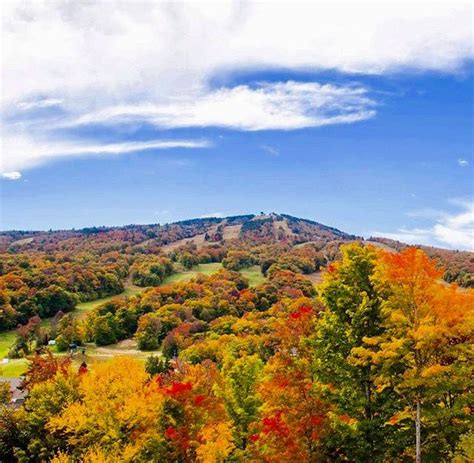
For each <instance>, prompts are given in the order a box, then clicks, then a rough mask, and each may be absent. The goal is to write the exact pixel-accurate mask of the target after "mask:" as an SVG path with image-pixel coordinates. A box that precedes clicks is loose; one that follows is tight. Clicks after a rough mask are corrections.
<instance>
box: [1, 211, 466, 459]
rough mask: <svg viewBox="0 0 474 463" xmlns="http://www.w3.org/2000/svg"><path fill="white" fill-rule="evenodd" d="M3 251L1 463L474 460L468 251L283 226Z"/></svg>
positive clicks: (274, 222) (165, 231) (72, 238)
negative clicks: (10, 373) (12, 376)
mask: <svg viewBox="0 0 474 463" xmlns="http://www.w3.org/2000/svg"><path fill="white" fill-rule="evenodd" d="M2 246H3V249H2V255H1V268H0V270H1V276H0V310H1V312H0V316H1V318H0V347H2V346H3V347H4V350H3V351H2V352H3V354H4V355H5V357H6V358H7V363H5V365H6V366H5V368H9V367H10V365H16V366H20V367H21V368H22V370H21V373H24V376H22V390H23V393H24V394H25V396H26V400H25V402H24V404H23V405H20V406H16V405H13V406H12V404H11V402H10V395H9V392H8V387H7V386H5V387H2V388H1V391H0V392H1V394H0V396H1V397H0V400H1V402H2V404H3V405H2V406H1V411H0V460H1V461H19V462H26V461H37V462H42V461H54V462H57V463H59V462H76V461H84V462H91V463H92V462H109V461H110V462H121V461H124V462H127V461H129V462H149V461H157V462H161V461H170V462H171V461H172V462H190V461H193V462H194V461H196V462H241V461H242V462H244V461H250V462H268V463H273V462H282V463H283V462H295V461H297V462H329V461H355V462H367V461H373V462H386V461H407V462H408V461H413V460H414V459H415V458H416V457H417V455H418V456H420V455H421V456H422V457H423V460H424V461H429V462H440V461H456V462H465V461H469V460H470V459H471V457H472V448H473V442H472V434H470V433H469V428H470V424H471V409H470V404H471V403H472V396H471V393H472V386H473V385H472V380H471V375H470V370H471V367H472V349H471V344H472V341H473V339H472V327H473V322H474V320H473V316H474V290H473V289H471V288H461V287H460V286H459V285H457V284H456V283H452V284H451V283H448V282H447V281H449V282H452V281H455V280H456V279H459V280H460V282H461V283H463V284H464V285H465V286H471V285H472V259H473V256H472V253H471V254H470V253H461V252H452V251H445V250H436V249H427V250H421V249H417V248H415V247H407V246H406V245H401V244H397V243H393V242H389V241H383V242H382V240H380V241H374V240H371V242H370V243H369V242H365V241H364V240H363V239H361V238H359V237H356V236H353V235H349V234H346V233H344V232H342V231H340V230H337V229H334V228H331V227H327V226H325V225H322V224H319V223H317V222H312V221H308V220H303V219H298V218H294V217H291V216H287V215H277V214H269V215H260V216H252V215H249V216H238V217H229V218H226V219H220V218H212V219H196V220H188V221H184V222H179V223H176V224H168V225H162V226H160V225H146V226H129V227H120V228H109V229H104V228H92V229H84V230H77V231H76V230H72V231H52V232H32V233H26V232H21V233H20V232H5V233H3V234H2ZM427 254H429V255H427ZM430 256H432V257H433V258H430ZM453 262H458V263H459V264H458V265H457V266H453ZM445 263H449V264H450V265H451V266H450V267H449V269H448V270H447V271H446V270H445V269H444V268H443V264H445ZM456 272H457V274H456ZM455 274H456V275H455ZM443 276H444V277H445V279H446V280H447V281H446V282H443V281H442V277H443ZM458 277H459V278H458ZM3 347H2V348H3ZM8 359H9V360H8ZM15 362H16V363H15ZM0 368H2V367H0Z"/></svg>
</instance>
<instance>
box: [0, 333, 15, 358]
mask: <svg viewBox="0 0 474 463" xmlns="http://www.w3.org/2000/svg"><path fill="white" fill-rule="evenodd" d="M15 338H16V332H15V331H7V332H5V333H0V358H3V357H5V356H6V355H7V354H8V351H9V350H10V347H11V345H12V344H13V342H14V341H15Z"/></svg>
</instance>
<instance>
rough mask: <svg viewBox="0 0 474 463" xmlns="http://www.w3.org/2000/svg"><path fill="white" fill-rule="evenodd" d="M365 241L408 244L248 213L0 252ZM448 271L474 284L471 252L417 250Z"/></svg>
mask: <svg viewBox="0 0 474 463" xmlns="http://www.w3.org/2000/svg"><path fill="white" fill-rule="evenodd" d="M355 240H357V241H364V242H367V243H370V244H372V245H374V246H377V247H380V248H383V249H385V250H391V251H399V250H401V249H403V248H405V247H407V246H408V245H407V244H405V243H400V242H397V241H393V240H389V239H383V238H370V239H369V240H364V238H362V237H359V236H356V235H353V234H349V233H346V232H344V231H341V230H338V229H337V228H334V227H330V226H328V225H324V224H322V223H319V222H315V221H313V220H308V219H303V218H298V217H293V216H291V215H288V214H277V213H270V214H263V213H261V214H259V215H254V214H248V215H238V216H231V217H225V218H219V217H208V218H196V219H189V220H183V221H180V222H175V223H169V224H163V225H160V224H150V225H127V226H122V227H89V228H83V229H80V230H75V229H72V230H56V231H47V232H45V231H6V232H1V233H0V252H2V253H9V254H18V253H29V252H46V253H55V252H66V253H70V254H72V255H74V254H77V253H80V252H84V251H93V252H95V253H98V254H104V253H107V252H117V251H118V252H123V253H145V254H160V253H161V254H163V253H164V254H169V253H171V252H173V251H175V250H177V249H180V248H183V247H188V248H190V249H195V250H197V251H202V250H203V249H210V248H214V249H215V248H217V247H223V248H229V247H239V246H240V247H242V246H244V247H248V246H257V245H262V244H274V245H280V246H284V247H285V246H286V247H292V246H302V245H304V244H305V243H312V244H313V245H314V246H316V247H317V249H318V250H319V251H322V252H324V254H325V257H326V260H327V261H330V260H333V258H335V257H336V256H337V250H338V247H339V245H340V244H341V243H344V242H348V241H355ZM419 247H421V248H423V250H424V251H425V252H426V253H427V254H428V255H430V256H431V257H433V258H435V259H437V260H438V261H439V262H440V264H441V265H442V266H443V267H444V268H445V269H446V273H445V279H446V280H447V281H449V282H451V281H457V282H458V283H460V284H461V285H463V286H472V285H474V281H473V274H474V253H472V252H463V251H452V250H447V249H441V248H435V247H427V246H419Z"/></svg>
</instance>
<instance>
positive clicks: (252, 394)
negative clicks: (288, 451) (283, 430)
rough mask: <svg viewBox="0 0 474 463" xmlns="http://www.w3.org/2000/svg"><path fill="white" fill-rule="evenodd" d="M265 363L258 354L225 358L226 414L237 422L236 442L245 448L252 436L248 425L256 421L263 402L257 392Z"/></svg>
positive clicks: (224, 388)
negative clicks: (249, 436) (249, 437)
mask: <svg viewBox="0 0 474 463" xmlns="http://www.w3.org/2000/svg"><path fill="white" fill-rule="evenodd" d="M263 366H264V364H263V362H262V360H261V359H260V358H259V357H258V355H246V356H244V357H240V358H237V359H235V358H233V357H231V356H228V357H227V358H226V359H225V361H224V366H223V369H222V374H223V376H224V382H223V391H222V395H223V397H224V401H225V406H226V409H227V413H228V414H229V416H230V418H231V419H232V421H233V424H234V428H233V429H234V439H235V443H236V445H237V446H238V447H240V448H241V449H244V448H245V446H246V443H247V438H248V435H249V425H250V424H251V423H252V422H254V421H256V420H257V416H258V409H259V407H260V406H261V405H262V402H261V401H260V399H259V398H258V395H257V393H256V387H257V385H258V383H259V381H260V379H261V375H262V370H263Z"/></svg>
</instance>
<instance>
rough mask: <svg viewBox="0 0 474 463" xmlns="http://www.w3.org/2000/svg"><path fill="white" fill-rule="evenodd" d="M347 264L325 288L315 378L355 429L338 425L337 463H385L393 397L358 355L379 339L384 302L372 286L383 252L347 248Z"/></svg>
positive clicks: (332, 449) (331, 449)
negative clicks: (343, 461)
mask: <svg viewBox="0 0 474 463" xmlns="http://www.w3.org/2000/svg"><path fill="white" fill-rule="evenodd" d="M341 253H342V260H341V261H340V262H337V263H336V264H333V265H330V266H329V267H328V269H327V271H326V272H325V274H324V281H323V283H322V284H321V285H320V286H319V291H320V300H321V302H322V303H323V304H324V306H325V307H326V310H324V311H323V312H322V313H321V316H320V319H319V323H318V325H317V332H316V335H315V337H314V346H315V354H316V358H315V363H314V367H315V373H316V375H317V377H318V379H319V380H320V381H321V382H322V383H323V384H326V385H327V398H326V399H327V400H329V401H330V402H332V403H334V404H335V405H336V406H337V411H338V413H339V414H340V415H341V416H344V417H346V419H347V420H348V421H349V420H350V422H351V423H352V422H354V423H356V424H354V425H351V426H349V425H345V424H344V422H340V423H338V425H337V427H338V429H337V432H336V433H334V434H332V435H331V436H330V437H329V438H328V439H327V441H326V445H327V451H328V453H329V455H330V456H331V458H333V459H338V458H350V459H351V461H358V462H367V461H372V462H375V461H382V459H383V455H384V453H385V450H386V446H387V442H388V439H389V438H390V436H389V435H390V433H391V431H392V429H387V428H385V427H384V426H383V424H384V423H385V421H386V420H387V419H389V418H390V416H391V413H392V410H391V408H390V404H389V402H390V401H389V391H384V392H382V393H378V392H377V390H376V385H375V384H374V370H375V369H376V368H377V366H376V365H373V364H372V363H370V362H368V363H367V364H364V365H355V364H354V363H353V361H352V358H351V353H352V351H353V350H354V349H357V348H359V347H361V346H364V347H367V346H366V345H365V344H364V341H363V340H364V338H365V337H367V336H379V335H381V334H382V332H383V328H382V323H381V298H380V294H379V292H378V290H377V288H376V287H375V286H374V283H373V281H372V278H373V275H374V271H375V265H376V262H377V252H376V250H375V249H374V248H372V247H366V246H362V245H360V244H357V243H356V244H349V245H346V246H343V247H341Z"/></svg>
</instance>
